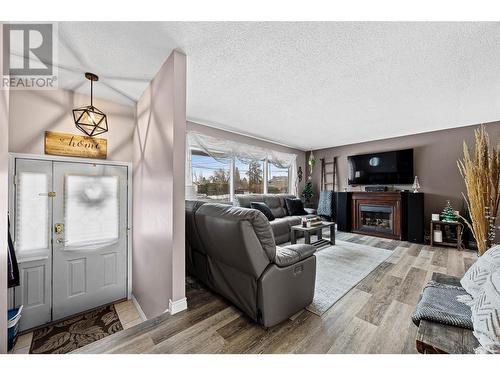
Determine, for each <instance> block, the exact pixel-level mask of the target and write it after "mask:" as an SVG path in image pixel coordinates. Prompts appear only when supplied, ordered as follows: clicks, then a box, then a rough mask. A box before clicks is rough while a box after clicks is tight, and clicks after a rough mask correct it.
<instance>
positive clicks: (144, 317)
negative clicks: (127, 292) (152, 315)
mask: <svg viewBox="0 0 500 375" xmlns="http://www.w3.org/2000/svg"><path fill="white" fill-rule="evenodd" d="M132 303H133V304H134V306H135V308H136V309H137V312H138V313H139V316H140V317H141V319H142V321H143V322H144V321H145V320H148V318H147V317H146V314H144V311H142V308H141V305H139V302H138V301H137V299H136V298H135V296H134V295H133V294H132Z"/></svg>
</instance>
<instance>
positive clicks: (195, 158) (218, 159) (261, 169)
mask: <svg viewBox="0 0 500 375" xmlns="http://www.w3.org/2000/svg"><path fill="white" fill-rule="evenodd" d="M186 143H187V145H186V146H187V147H186V150H187V152H188V153H187V155H186V198H187V199H200V200H213V201H226V202H229V201H234V196H235V195H237V194H263V193H269V194H290V193H294V191H295V185H294V184H295V176H294V175H295V174H296V157H297V155H295V154H288V153H283V152H279V151H276V150H269V149H265V148H261V147H257V146H254V145H246V144H243V143H238V142H233V141H230V140H225V139H220V138H215V137H211V136H207V135H204V134H201V133H197V132H189V133H188V134H187V140H186Z"/></svg>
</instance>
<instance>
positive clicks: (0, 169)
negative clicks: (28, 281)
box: [0, 22, 9, 354]
mask: <svg viewBox="0 0 500 375" xmlns="http://www.w3.org/2000/svg"><path fill="white" fill-rule="evenodd" d="M2 30H3V24H2V23H1V22H0V72H3V55H2V51H3V45H2V41H3V35H2ZM2 74H3V73H2ZM8 147H9V90H0V212H1V214H0V228H1V232H0V270H1V271H0V316H1V319H0V354H2V353H7V319H6V318H5V317H6V316H7V230H6V229H7V210H8V199H7V197H8V193H7V190H8Z"/></svg>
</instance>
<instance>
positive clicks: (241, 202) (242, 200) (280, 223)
mask: <svg viewBox="0 0 500 375" xmlns="http://www.w3.org/2000/svg"><path fill="white" fill-rule="evenodd" d="M286 198H296V197H295V195H288V194H245V195H238V194H237V195H236V196H235V202H234V205H235V206H238V207H245V208H250V204H251V203H252V202H263V203H265V204H266V205H267V206H268V207H269V208H270V209H271V212H272V213H273V215H274V217H275V219H274V220H273V221H271V222H270V224H271V228H272V230H273V234H274V240H275V241H276V243H277V244H278V245H279V244H282V243H285V242H289V241H290V227H291V226H293V225H298V224H300V223H301V220H302V217H303V216H311V214H312V213H313V211H310V213H308V214H307V215H302V216H290V215H289V214H288V210H287V208H286V203H285V199H286ZM306 210H307V209H306Z"/></svg>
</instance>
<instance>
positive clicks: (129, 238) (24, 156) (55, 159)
mask: <svg viewBox="0 0 500 375" xmlns="http://www.w3.org/2000/svg"><path fill="white" fill-rule="evenodd" d="M21 159H24V160H45V161H52V162H66V163H81V164H101V165H111V166H118V167H126V168H127V299H129V300H130V299H132V251H133V249H132V230H133V229H132V228H133V226H132V188H133V187H132V163H131V162H126V161H114V160H102V159H88V158H78V157H67V156H54V155H36V154H22V153H15V152H9V212H14V211H13V210H14V207H15V206H14V199H15V196H14V190H15V189H14V174H15V166H16V160H21ZM12 218H13V220H15V219H14V217H13V216H12ZM52 250H53V249H52ZM33 260H35V259H33ZM10 302H12V303H13V297H12V295H10V296H9V303H10ZM9 308H10V304H9Z"/></svg>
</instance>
